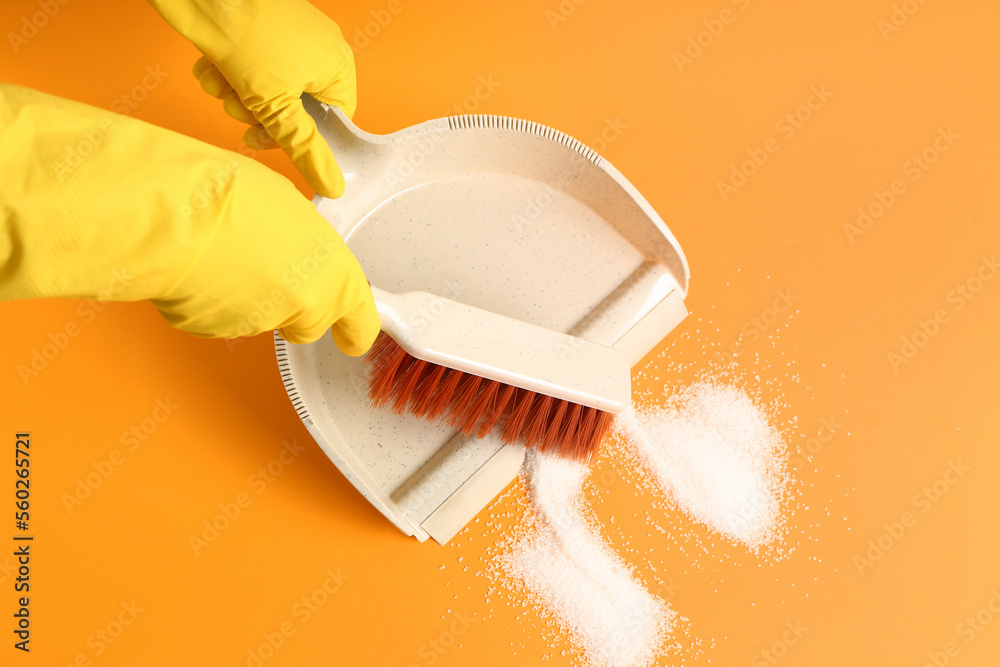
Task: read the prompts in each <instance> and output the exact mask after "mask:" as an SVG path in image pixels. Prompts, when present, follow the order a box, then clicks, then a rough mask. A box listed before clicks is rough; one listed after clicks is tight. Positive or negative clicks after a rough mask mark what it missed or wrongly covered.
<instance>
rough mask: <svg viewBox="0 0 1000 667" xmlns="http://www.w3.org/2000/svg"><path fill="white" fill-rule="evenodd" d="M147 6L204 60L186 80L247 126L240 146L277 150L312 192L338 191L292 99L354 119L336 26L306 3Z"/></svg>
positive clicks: (213, 0)
mask: <svg viewBox="0 0 1000 667" xmlns="http://www.w3.org/2000/svg"><path fill="white" fill-rule="evenodd" d="M148 2H149V3H150V4H151V5H152V6H153V8H154V9H156V11H157V12H159V13H160V15H161V16H163V18H164V19H166V20H167V22H168V23H169V24H170V25H171V26H173V27H174V29H175V30H177V32H179V33H181V34H182V35H184V37H186V38H187V39H189V40H190V41H191V42H192V43H194V45H195V46H196V47H198V49H199V50H200V51H201V52H202V53H203V54H204V57H203V58H201V59H200V60H198V62H196V63H195V66H194V74H195V76H197V77H198V78H199V80H200V81H201V87H202V88H203V89H204V90H205V91H206V92H207V93H209V94H210V95H213V96H215V97H218V98H220V99H222V100H223V108H224V109H225V110H226V113H228V114H229V115H230V116H232V117H233V118H236V119H237V120H241V121H243V122H246V123H249V124H250V125H252V126H253V127H251V128H250V129H249V130H247V132H246V134H245V135H244V142H245V143H246V145H247V146H249V147H251V148H273V147H274V146H275V145H278V146H280V147H281V148H282V149H284V151H285V152H286V153H287V154H288V157H290V158H291V159H292V162H293V163H295V167H296V168H297V169H298V170H299V173H301V174H302V176H304V177H305V179H306V181H308V182H309V185H310V186H311V187H312V188H314V189H315V190H316V192H318V193H319V194H321V195H323V196H324V197H339V196H340V195H342V194H343V193H344V175H343V173H341V171H340V167H338V166H337V161H336V160H335V159H334V157H333V155H332V154H331V153H330V149H329V147H328V146H327V144H326V142H325V141H323V138H322V137H321V136H320V134H319V132H318V131H317V130H316V124H315V123H314V122H313V120H312V118H311V117H310V116H309V114H308V113H306V111H305V109H304V108H303V107H302V102H301V100H300V97H301V95H302V93H303V92H305V93H309V94H310V95H312V96H313V97H315V98H316V99H317V100H319V101H320V102H325V103H327V104H333V105H336V106H339V107H341V108H342V109H343V110H344V111H345V112H346V113H347V116H348V117H353V116H354V109H355V107H356V106H357V90H356V79H355V73H354V52H353V51H351V47H350V46H349V45H348V44H347V42H346V41H345V40H344V37H343V35H342V34H341V32H340V28H339V27H337V24H336V23H334V22H333V21H332V20H331V19H330V18H329V17H327V16H326V15H325V14H323V13H322V12H320V11H319V10H318V9H316V8H315V7H313V6H312V5H310V4H309V3H308V2H306V0H239V1H238V2H237V1H236V0H148Z"/></svg>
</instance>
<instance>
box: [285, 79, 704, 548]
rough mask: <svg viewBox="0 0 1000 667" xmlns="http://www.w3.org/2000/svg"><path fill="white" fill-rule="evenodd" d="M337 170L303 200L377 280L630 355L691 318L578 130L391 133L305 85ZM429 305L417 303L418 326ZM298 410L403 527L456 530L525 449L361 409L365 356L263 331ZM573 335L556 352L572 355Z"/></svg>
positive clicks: (635, 200)
mask: <svg viewBox="0 0 1000 667" xmlns="http://www.w3.org/2000/svg"><path fill="white" fill-rule="evenodd" d="M303 101H304V103H305V105H306V109H307V110H308V111H309V113H310V114H311V115H312V116H313V118H314V119H315V120H316V124H317V126H318V127H319V128H320V132H321V133H322V135H323V137H324V138H325V139H326V141H327V142H328V143H329V144H330V148H331V150H332V151H333V153H334V155H336V157H337V161H338V163H339V164H340V166H341V168H342V169H343V171H344V177H345V179H346V182H347V189H346V192H345V194H344V196H343V197H341V198H339V199H326V198H324V197H320V196H319V195H317V196H316V198H315V199H314V201H313V203H314V204H315V205H316V207H317V209H318V210H319V212H320V213H321V214H322V215H323V216H324V217H325V218H326V219H327V220H328V221H329V222H330V224H332V225H333V226H334V227H335V228H336V229H337V231H338V232H339V233H340V235H341V236H342V237H343V238H344V239H345V240H346V241H347V244H348V245H349V246H350V248H351V250H352V251H353V252H354V254H355V255H357V257H358V260H359V261H360V262H361V266H362V267H363V268H364V270H365V274H366V275H367V277H368V279H369V280H370V281H371V283H372V284H373V285H378V286H379V287H381V288H382V289H385V290H388V291H390V292H409V291H422V292H428V293H430V294H436V295H438V296H441V297H444V298H446V299H450V300H453V301H459V302H462V303H466V304H469V305H472V306H476V307H478V308H482V309H485V310H489V311H493V312H495V313H499V314H501V315H505V316H507V317H513V318H516V319H519V320H522V321H525V322H530V323H532V324H535V325H538V326H541V327H545V328H547V329H551V330H554V331H563V332H566V333H571V334H573V335H575V336H579V337H582V338H586V339H588V340H592V341H594V342H597V343H602V344H604V345H609V346H612V347H614V348H617V349H619V350H621V351H622V352H623V353H624V354H625V355H626V356H627V357H628V359H629V361H630V362H631V363H632V364H635V363H636V362H637V361H638V360H639V359H641V358H642V357H643V356H644V355H645V354H646V353H647V352H649V351H650V350H651V349H652V348H653V347H654V346H656V345H657V344H658V343H659V342H660V341H661V340H662V339H663V338H664V337H665V336H666V335H667V334H668V333H669V332H670V331H671V329H673V328H674V326H676V325H677V324H678V323H679V322H680V321H681V320H682V319H683V318H684V317H685V316H686V315H687V310H686V309H685V307H684V297H685V296H686V294H687V286H688V277H689V272H688V266H687V260H686V259H685V258H684V254H683V253H682V252H681V249H680V247H679V246H678V245H677V241H676V240H675V239H674V237H673V235H672V234H671V233H670V230H668V229H667V227H666V225H664V224H663V221H662V220H661V219H660V217H659V216H658V215H657V214H656V212H655V211H653V209H652V208H651V207H650V206H649V204H648V203H647V202H646V200H645V199H643V198H642V196H641V195H640V194H639V193H638V192H637V191H636V189H635V188H634V187H632V184H631V183H629V182H628V181H627V180H626V179H625V177H624V176H622V175H621V174H620V173H619V172H618V170H617V169H615V168H614V167H612V166H611V165H610V164H608V162H607V161H605V160H604V159H603V158H601V157H600V156H599V155H597V153H595V152H594V151H593V150H591V149H590V148H588V147H587V146H585V145H583V144H582V143H580V142H579V141H577V140H575V139H572V138H571V137H568V136H566V135H565V134H563V133H561V132H558V131H556V130H553V129H552V128H549V127H545V126H544V125H539V124H537V123H532V122H529V121H524V120H519V119H516V118H508V117H504V116H485V115H472V116H470V115H463V116H452V117H450V118H440V119H437V120H432V121H428V122H426V123H421V124H420V125H416V126H414V127H409V128H406V129H404V130H400V131H399V132H394V133H393V134H389V135H384V136H380V135H373V134H368V133H367V132H363V131H361V130H359V129H358V128H357V127H355V126H354V124H353V123H352V122H351V121H350V119H348V118H347V116H346V115H345V114H344V112H343V111H342V110H341V109H339V108H338V107H331V106H327V105H325V104H320V103H318V102H316V101H315V100H313V99H312V98H310V97H308V96H304V97H303ZM435 315H436V313H435V309H434V307H433V303H431V304H430V305H429V306H428V308H427V313H426V314H425V316H426V318H427V321H428V323H429V325H430V326H433V320H434V318H435ZM275 348H276V351H277V357H278V365H279V367H280V369H281V374H282V377H283V379H284V383H285V389H286V390H287V391H288V396H289V398H290V399H291V400H292V403H293V404H294V406H295V408H296V410H297V411H298V414H299V417H301V419H302V421H303V423H304V424H305V426H306V428H307V429H308V430H309V432H310V433H311V434H312V436H313V438H315V439H316V442H317V443H319V445H320V447H322V448H323V451H324V452H326V454H327V456H329V457H330V459H331V460H332V461H333V462H334V463H335V464H336V465H337V467H338V468H339V469H340V471H341V472H342V473H343V474H344V475H345V476H346V477H347V479H349V480H350V481H351V483H352V484H354V486H356V487H357V488H358V490H359V491H360V492H361V493H362V494H364V496H365V497H366V498H367V499H368V500H369V501H370V502H371V503H372V504H373V505H374V506H375V507H377V508H378V509H379V511H381V512H382V513H383V514H384V515H385V516H386V518H388V519H389V520H390V521H392V523H393V524H395V525H396V527H398V528H399V529H400V530H401V531H403V532H404V533H406V534H407V535H413V536H414V537H416V538H417V539H419V540H421V541H423V540H426V539H427V538H428V537H432V538H434V539H435V540H436V541H438V542H439V543H441V544H444V543H445V542H447V541H448V540H450V539H451V538H452V537H453V536H454V535H455V533H457V532H458V531H459V530H461V529H462V527H463V526H465V524H466V523H468V522H469V521H470V520H471V519H472V518H473V517H475V516H476V514H478V513H479V511H480V510H482V509H483V508H484V507H485V506H486V505H488V504H489V503H490V502H491V501H492V500H493V498H494V497H495V496H496V495H497V494H498V493H499V492H500V491H502V490H503V489H504V488H505V487H506V486H507V485H508V484H509V483H510V482H511V481H513V480H514V478H515V477H516V476H517V473H518V469H519V468H520V467H521V463H522V461H523V459H524V450H523V449H522V448H520V447H511V446H504V445H502V444H501V443H500V442H499V441H498V440H494V439H493V438H490V437H487V438H484V439H469V438H464V437H462V436H460V435H457V434H456V432H455V431H454V430H452V429H450V428H448V427H444V426H440V425H436V424H431V423H426V422H424V421H421V420H419V419H417V418H416V417H412V416H410V415H404V416H397V415H394V414H392V413H390V412H389V411H387V410H386V411H373V410H372V409H371V407H370V406H369V404H368V398H367V394H366V392H365V390H364V387H363V386H362V385H363V383H364V375H363V366H362V359H360V358H350V357H347V356H345V355H343V354H341V353H340V352H339V351H338V350H337V348H336V346H335V345H334V343H333V339H332V338H331V337H330V336H326V337H324V338H322V339H321V340H319V341H317V342H316V343H313V344H310V345H293V344H290V343H287V342H286V341H285V340H283V339H282V338H281V337H280V336H278V335H277V332H276V333H275ZM572 354H573V351H572V349H567V350H566V360H567V363H572V361H573V360H572Z"/></svg>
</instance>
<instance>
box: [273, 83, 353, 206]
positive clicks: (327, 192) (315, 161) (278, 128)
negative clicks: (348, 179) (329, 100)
mask: <svg viewBox="0 0 1000 667" xmlns="http://www.w3.org/2000/svg"><path fill="white" fill-rule="evenodd" d="M255 115H256V116H257V119H258V120H259V121H260V123H261V124H262V125H263V126H264V127H265V128H266V129H267V133H268V134H270V135H271V136H272V137H273V138H274V140H275V141H277V142H278V145H279V146H281V148H282V149H283V150H284V151H285V153H287V154H288V157H289V158H291V160H292V162H293V163H294V164H295V168H296V169H298V170H299V173H300V174H302V176H303V177H305V179H306V181H307V182H308V183H309V185H310V186H311V187H312V188H313V189H314V190H316V192H318V193H319V194H321V195H323V196H324V197H330V198H336V197H339V196H340V195H342V194H344V187H345V186H344V174H343V173H342V172H341V171H340V167H339V166H338V165H337V160H336V159H335V158H334V157H333V153H332V152H331V151H330V147H329V146H328V145H327V143H326V141H325V140H324V139H323V137H322V136H321V135H320V133H319V130H317V129H316V123H314V122H313V119H312V117H311V116H310V115H309V113H308V112H307V111H306V110H305V107H303V106H302V101H301V100H300V99H299V98H298V97H295V96H291V95H287V96H283V97H282V98H279V99H277V100H275V101H274V102H272V103H270V104H268V105H266V106H264V107H262V108H261V109H260V110H255Z"/></svg>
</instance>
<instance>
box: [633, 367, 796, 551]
mask: <svg viewBox="0 0 1000 667" xmlns="http://www.w3.org/2000/svg"><path fill="white" fill-rule="evenodd" d="M618 425H619V429H621V431H623V432H624V435H625V437H626V440H628V442H629V443H630V444H631V445H632V447H633V448H634V449H635V450H636V452H637V454H638V455H639V458H640V459H641V460H642V462H643V463H644V464H645V465H646V467H647V468H648V469H649V471H650V473H651V474H652V476H653V478H654V479H655V481H656V483H657V484H658V485H659V486H660V488H661V490H662V491H663V493H664V494H665V495H666V496H667V497H668V498H669V499H670V500H672V501H673V502H674V503H676V504H677V505H678V506H679V508H680V509H682V510H684V511H685V512H687V513H688V514H689V515H691V516H692V517H693V518H694V519H695V520H697V521H699V522H701V523H704V524H705V525H707V526H708V527H710V528H712V529H714V530H716V531H718V532H719V533H722V534H723V535H725V536H727V537H729V538H731V539H734V540H738V541H740V542H742V543H744V544H746V545H747V546H749V547H750V548H752V549H757V548H759V547H761V546H763V545H765V544H767V543H768V542H770V541H772V540H773V539H774V538H775V537H776V536H777V535H778V533H779V532H780V523H781V502H782V499H783V497H784V495H785V489H786V486H787V481H788V480H787V477H786V475H785V473H784V468H785V458H786V456H787V453H786V451H787V450H786V446H785V443H784V439H783V438H782V435H781V433H780V432H779V431H778V430H777V429H775V428H774V427H773V426H772V425H771V423H770V422H769V421H768V418H767V415H766V414H765V413H764V412H763V411H762V410H761V409H760V408H759V407H758V406H757V405H756V404H755V403H754V402H753V400H751V399H750V397H749V396H747V394H746V393H745V392H743V391H742V390H740V389H737V388H736V387H732V386H728V385H723V384H718V383H715V382H711V381H705V382H698V383H696V384H693V385H691V386H689V387H686V388H685V389H683V390H682V391H681V392H680V393H678V394H677V395H675V396H674V397H673V398H672V399H671V400H670V402H669V403H668V404H667V405H666V406H665V407H660V408H651V409H646V410H641V411H636V412H632V411H629V412H627V413H626V414H623V415H621V416H619V419H618Z"/></svg>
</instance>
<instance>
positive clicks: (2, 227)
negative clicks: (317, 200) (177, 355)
mask: <svg viewBox="0 0 1000 667" xmlns="http://www.w3.org/2000/svg"><path fill="white" fill-rule="evenodd" d="M0 212H2V213H0V215H2V217H0V299H29V298H40V297H68V298H102V296H101V295H106V294H108V292H109V290H108V286H109V285H112V284H113V285H115V289H114V290H113V292H114V294H113V298H114V299H115V300H119V301H136V300H140V299H150V300H151V301H152V302H153V304H154V305H155V306H156V308H157V309H158V310H159V311H160V313H161V314H162V315H163V317H164V318H166V320H167V321H168V322H169V323H170V324H171V325H173V326H175V327H177V328H178V329H182V330H184V331H187V332H190V333H192V334H195V335H198V336H205V337H213V338H217V337H225V338H232V337H237V336H248V335H253V334H257V333H261V332H264V331H270V330H273V329H278V330H279V331H280V332H281V334H282V335H283V336H284V337H285V338H286V339H288V340H290V341H292V342H295V343H308V342H312V341H315V340H317V339H319V338H320V337H321V336H322V335H323V334H324V332H325V331H326V330H327V329H329V328H331V327H332V332H333V337H334V340H335V342H336V344H337V346H338V347H339V348H340V349H341V350H342V351H344V352H345V353H347V354H350V355H358V354H362V353H363V352H365V351H366V350H367V349H368V348H369V347H370V346H371V344H372V342H373V341H374V340H375V336H376V335H377V334H378V329H379V317H378V313H377V312H376V310H375V303H374V300H373V298H372V294H371V289H370V288H369V286H368V281H367V280H366V279H365V276H364V273H363V272H362V270H361V267H360V265H359V264H358V262H357V260H356V259H355V257H354V255H353V254H351V252H350V250H349V249H348V248H347V246H346V244H344V242H343V241H342V240H341V238H340V237H339V235H337V233H336V232H335V231H334V229H333V228H332V227H331V226H330V225H329V223H327V221H326V220H324V219H323V217H322V216H320V215H319V213H317V212H316V210H315V209H314V208H313V206H312V204H310V203H309V201H308V200H306V199H304V198H303V197H302V196H301V194H299V192H298V190H296V189H295V187H294V186H293V185H292V183H291V182H290V181H288V180H287V179H286V178H284V177H283V176H281V175H279V174H277V173H275V172H273V171H271V170H269V169H268V168H266V167H264V166H263V165H261V164H260V163H258V162H256V161H255V160H251V159H249V158H247V157H244V156H242V155H239V154H237V153H233V152H231V151H225V150H222V149H220V148H216V147H214V146H210V145H208V144H205V143H202V142H200V141H197V140H195V139H192V138H190V137H186V136H184V135H181V134H178V133H175V132H171V131H169V130H165V129H162V128H158V127H156V126H153V125H149V124H148V123H144V122H142V121H140V120H136V119H134V118H128V117H124V116H119V115H117V114H114V113H111V112H109V111H104V110H101V109H96V108H94V107H90V106H87V105H85V104H80V103H78V102H72V101H69V100H64V99H60V98H58V97H53V96H50V95H46V94H43V93H39V92H37V91H33V90H29V89H27V88H21V87H19V86H11V85H2V84H0Z"/></svg>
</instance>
